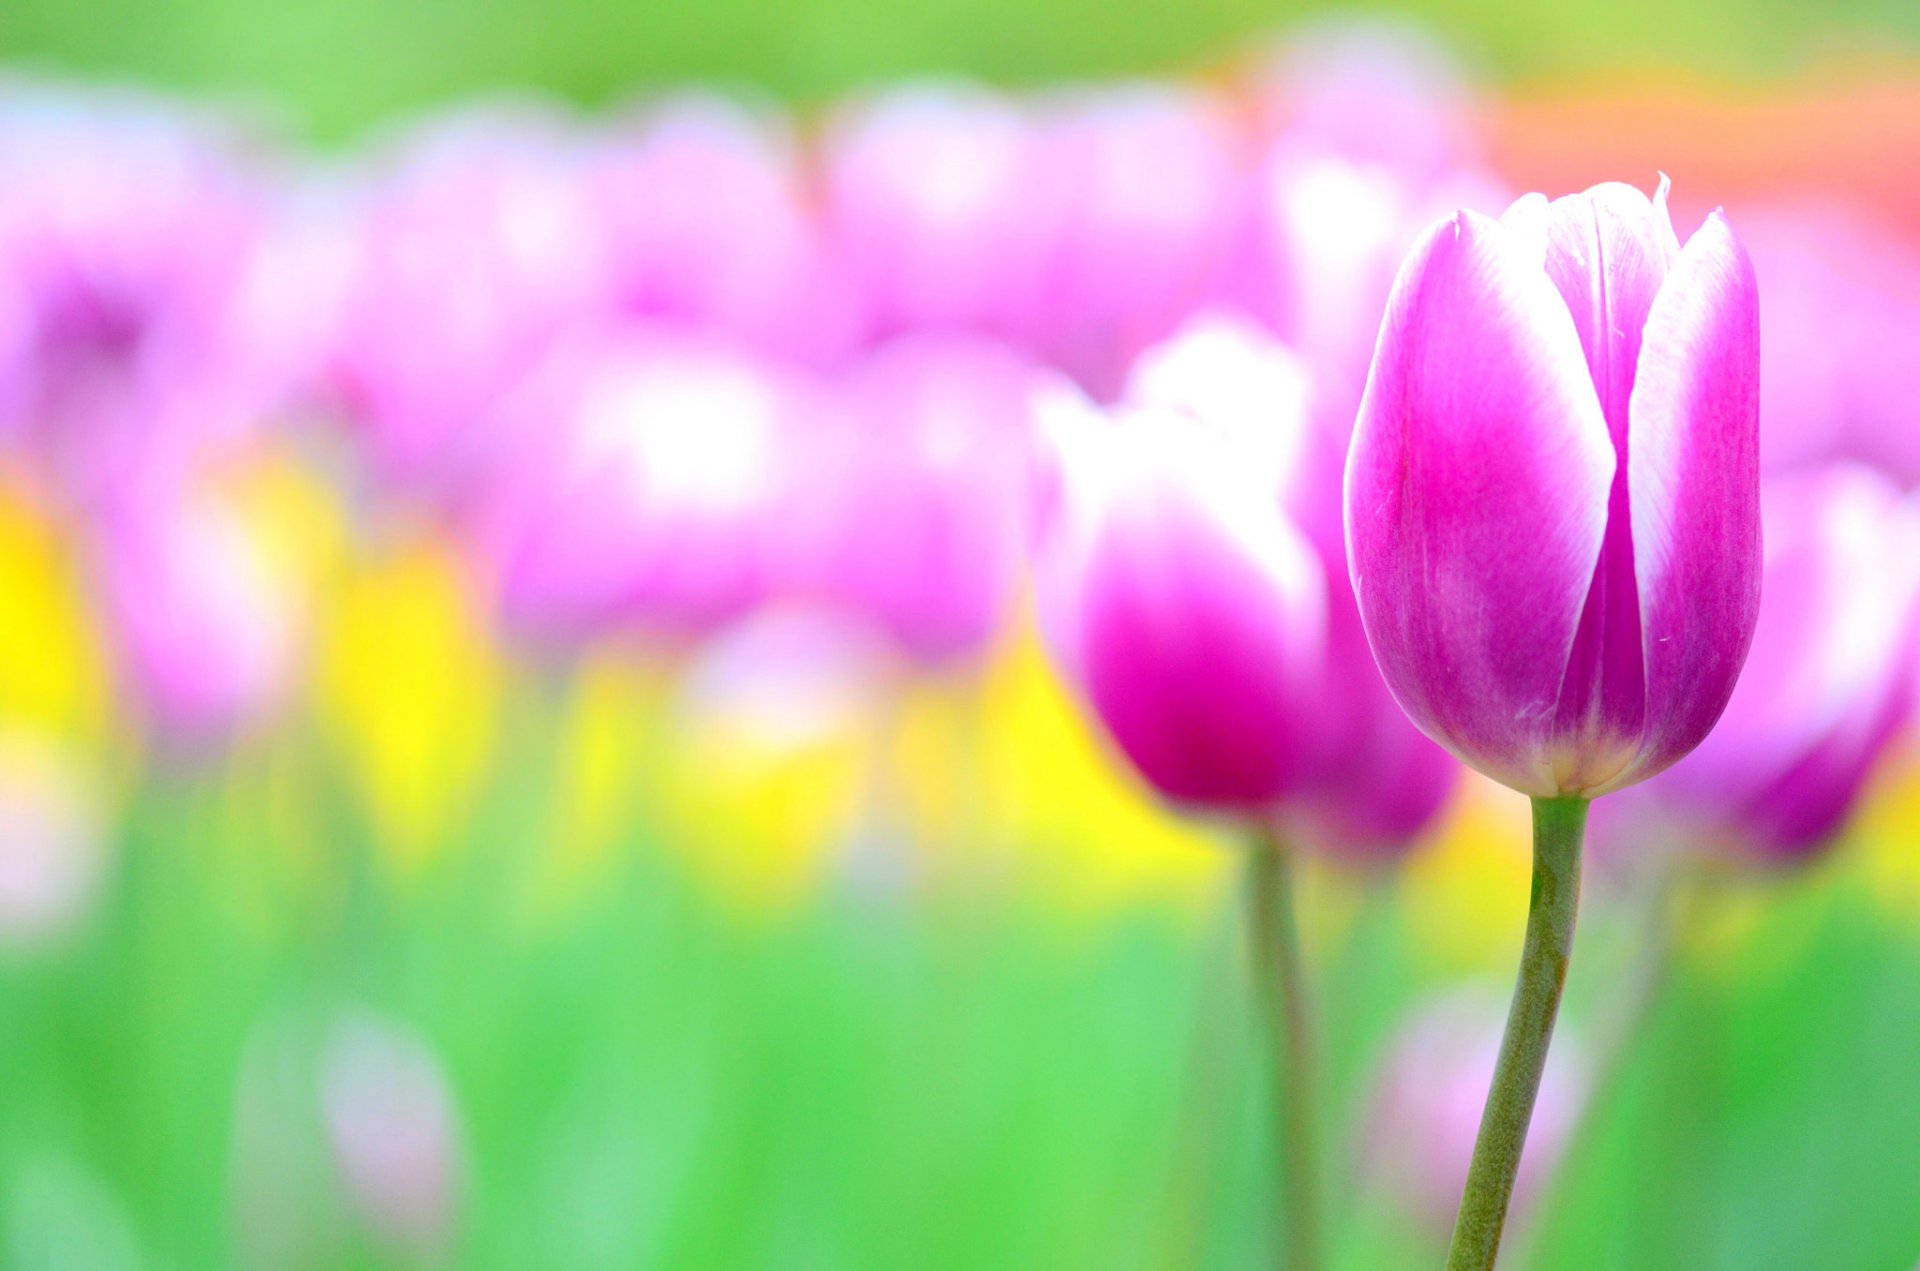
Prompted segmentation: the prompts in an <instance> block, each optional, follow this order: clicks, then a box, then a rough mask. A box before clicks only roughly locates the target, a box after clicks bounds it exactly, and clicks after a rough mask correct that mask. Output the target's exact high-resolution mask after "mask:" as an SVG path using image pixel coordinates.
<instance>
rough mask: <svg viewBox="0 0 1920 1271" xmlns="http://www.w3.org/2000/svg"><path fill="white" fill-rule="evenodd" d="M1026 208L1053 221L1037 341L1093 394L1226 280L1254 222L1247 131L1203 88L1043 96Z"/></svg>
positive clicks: (1104, 395) (1048, 223)
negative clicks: (1247, 206)
mask: <svg viewBox="0 0 1920 1271" xmlns="http://www.w3.org/2000/svg"><path fill="white" fill-rule="evenodd" d="M1038 144H1039V147H1040V150H1039V157H1038V164H1039V166H1038V168H1037V170H1036V172H1035V174H1034V176H1033V177H1032V178H1031V180H1032V186H1031V188H1030V190H1029V191H1028V192H1027V193H1026V194H1025V196H1024V197H1023V198H1022V199H1021V204H1022V206H1023V207H1027V208H1029V209H1031V210H1030V213H1029V214H1030V215H1031V216H1033V217H1035V218H1037V219H1038V220H1039V222H1040V223H1041V224H1042V225H1043V226H1044V227H1045V233H1046V238H1045V243H1044V256H1043V258H1042V260H1041V262H1040V274H1039V279H1038V281H1039V284H1040V291H1039V294H1038V296H1037V309H1036V311H1035V312H1034V313H1032V314H1031V315H1030V317H1029V319H1028V320H1029V321H1030V322H1031V323H1032V324H1033V329H1032V331H1031V334H1030V336H1029V338H1030V340H1031V341H1032V347H1034V348H1035V349H1036V351H1037V352H1039V354H1040V355H1041V356H1042V357H1044V358H1045V359H1046V360H1048V361H1050V362H1051V363H1053V364H1054V365H1056V366H1058V367H1060V368H1061V369H1062V370H1064V371H1066V372H1067V373H1068V374H1070V375H1072V376H1073V377H1074V378H1075V379H1076V380H1078V381H1079V382H1080V383H1081V385H1082V386H1083V387H1085V388H1086V389H1087V391H1088V392H1089V393H1091V394H1092V395H1094V396H1095V397H1096V398H1100V399H1109V398H1112V397H1113V396H1114V395H1115V394H1117V393H1118V392H1119V391H1120V389H1121V387H1122V385H1123V382H1124V380H1125V378H1126V373H1127V368H1128V366H1129V365H1130V364H1131V363H1132V361H1133V359H1134V358H1135V357H1136V356H1137V355H1138V354H1139V353H1141V352H1142V351H1143V350H1145V349H1147V348H1148V347H1149V346H1151V345H1153V344H1155V343H1157V342H1159V341H1160V340H1162V339H1165V338H1166V337H1167V336H1168V335H1171V334H1172V333H1173V331H1174V330H1175V329H1176V328H1178V327H1179V326H1180V324H1181V323H1182V322H1184V321H1186V320H1187V318H1189V317H1191V316H1192V315H1193V314H1194V312H1195V311H1196V310H1197V309H1198V308H1199V307H1200V306H1202V305H1203V304H1204V303H1205V302H1206V301H1207V300H1208V299H1209V298H1210V297H1211V296H1212V295H1213V294H1215V293H1216V292H1217V291H1218V290H1219V287H1220V275H1221V271H1222V270H1224V269H1225V268H1226V266H1227V263H1228V260H1229V257H1230V254H1231V251H1232V248H1233V245H1234V238H1235V235H1236V234H1237V232H1238V231H1239V227H1240V226H1241V225H1242V224H1243V222H1244V211H1243V208H1244V202H1245V199H1246V195H1247V174H1248V171H1249V169H1250V167H1251V156H1250V154H1249V153H1248V145H1247V139H1246V138H1245V136H1244V135H1243V134H1242V133H1241V132H1240V130H1239V129H1238V128H1237V127H1236V125H1235V123H1234V121H1233V119H1232V117H1231V116H1230V115H1229V114H1228V112H1227V111H1226V109H1225V107H1224V106H1223V105H1222V104H1221V103H1220V102H1217V101H1215V100H1213V99H1212V98H1209V97H1206V96H1203V95H1201V94H1199V93H1195V92H1182V91H1176V90H1173V89H1167V88H1158V87H1149V86H1145V85H1135V86H1127V87H1120V88H1112V89H1106V90H1103V91H1101V92H1098V93H1082V94H1074V95H1063V96H1061V97H1059V98H1056V99H1054V100H1053V101H1051V102H1049V103H1047V104H1046V106H1045V109H1044V111H1043V115H1042V123H1041V133H1040V138H1039V143H1038Z"/></svg>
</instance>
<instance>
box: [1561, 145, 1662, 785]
mask: <svg viewBox="0 0 1920 1271" xmlns="http://www.w3.org/2000/svg"><path fill="white" fill-rule="evenodd" d="M1536 214H1537V217H1538V220H1537V227H1538V230H1539V231H1540V232H1541V233H1542V234H1543V236H1544V237H1543V243H1542V245H1543V248H1544V252H1543V257H1542V263H1543V266H1544V268H1545V269H1546V271H1547V277H1548V278H1550V279H1552V280H1553V285H1554V286H1555V287H1556V288H1558V290H1559V292H1560V295H1561V297H1562V298H1563V299H1564V300H1565V301H1566V304H1567V309H1568V311H1569V312H1571V313H1572V315H1573V325H1574V329H1575V330H1576V331H1578V332H1579V333H1580V345H1581V348H1582V349H1583V350H1584V351H1585V352H1586V357H1587V368H1588V371H1589V372H1590V374H1591V375H1592V376H1593V382H1594V385H1595V388H1596V389H1597V391H1598V392H1599V395H1600V409H1601V413H1602V414H1604V415H1605V416H1606V419H1607V431H1608V434H1609V435H1610V436H1611V438H1612V441H1613V448H1614V455H1615V459H1616V466H1615V468H1614V474H1613V488H1612V491H1611V493H1610V494H1609V496H1608V500H1607V537H1606V544H1605V546H1604V547H1603V548H1602V549H1601V553H1600V564H1599V566H1598V568H1597V569H1595V571H1594V577H1593V588H1592V590H1591V591H1590V592H1589V593H1588V595H1587V605H1586V610H1585V612H1584V613H1583V614H1582V615H1581V619H1580V631H1579V634H1578V636H1576V637H1575V639H1574V643H1573V652H1572V654H1571V655H1570V657H1569V659H1568V665H1567V676H1566V680H1565V682H1564V684H1563V685H1562V688H1561V691H1560V704H1559V721H1560V730H1561V744H1560V746H1559V751H1560V754H1561V756H1562V763H1563V765H1564V767H1563V770H1562V771H1561V772H1560V773H1559V777H1560V783H1561V785H1562V786H1563V787H1566V788H1571V789H1583V788H1587V787H1589V786H1592V785H1595V784H1597V783H1603V782H1605V781H1608V780H1610V779H1611V778H1612V777H1613V776H1614V775H1615V774H1616V773H1617V772H1618V771H1619V769H1620V768H1621V767H1622V766H1623V765H1625V764H1627V763H1629V762H1631V760H1632V757H1633V755H1634V753H1635V751H1636V750H1637V749H1638V747H1639V742H1640V737H1641V734H1642V731H1643V727H1644V719H1645V711H1646V675H1645V667H1644V665H1643V661H1644V660H1643V658H1642V656H1641V651H1640V606H1639V597H1638V592H1637V590H1636V584H1635V578H1634V568H1633V531H1632V518H1631V516H1630V515H1629V512H1628V499H1627V466H1628V463H1629V462H1630V452H1629V449H1628V444H1627V443H1628V431H1627V414H1628V411H1627V406H1628V401H1629V399H1630V398H1631V396H1632V393H1633V379H1634V373H1635V369H1636V367H1637V366H1638V364H1639V360H1640V340H1641V336H1642V333H1643V330H1644V328H1645V327H1646V325H1647V314H1648V312H1649V311H1650V310H1651V309H1652V307H1653V301H1654V297H1655V296H1656V295H1657V294H1658V293H1659V290H1660V284H1661V283H1662V282H1663V281H1665V279H1666V275H1667V270H1668V268H1669V267H1670V265H1671V264H1672V261H1673V258H1674V257H1675V256H1676V255H1678V253H1679V250H1680V246H1679V244H1678V243H1676V242H1675V241H1674V237H1673V225H1672V223H1671V222H1670V221H1669V220H1668V219H1667V214H1666V184H1665V182H1664V181H1663V182H1662V183H1661V187H1660V190H1659V192H1658V194H1657V195H1656V196H1655V197H1654V198H1653V199H1651V200H1649V199H1648V198H1647V196H1646V195H1644V194H1642V193H1641V192H1640V191H1639V190H1636V189H1634V188H1633V187H1632V186H1630V185H1620V184H1617V183H1615V184H1610V185H1597V186H1595V187H1593V188H1592V189H1591V190H1587V191H1586V192H1584V193H1581V194H1574V195H1569V196H1568V197H1566V198H1563V199H1556V200H1555V201H1554V202H1552V203H1551V204H1547V205H1545V206H1544V207H1543V208H1539V209H1537V213H1536Z"/></svg>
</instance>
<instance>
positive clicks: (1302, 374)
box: [1128, 317, 1457, 857]
mask: <svg viewBox="0 0 1920 1271" xmlns="http://www.w3.org/2000/svg"><path fill="white" fill-rule="evenodd" d="M1128 401H1129V402H1132V403H1145V404H1154V405H1158V406H1164V407H1169V408H1173V409H1176V410H1179V411H1182V412H1184V413H1185V414H1187V415H1188V416H1189V417H1191V418H1192V419H1193V420H1194V421H1196V423H1197V424H1200V425H1203V426H1204V427H1206V428H1208V429H1210V430H1212V431H1214V432H1216V433H1218V434H1220V435H1222V436H1224V437H1227V438H1230V439H1231V444H1233V445H1234V446H1235V447H1236V449H1237V450H1238V453H1239V456H1240V462H1241V463H1242V464H1243V465H1244V466H1245V468H1246V471H1247V472H1248V473H1249V474H1252V475H1255V476H1256V478H1257V479H1258V480H1259V481H1260V483H1261V484H1262V486H1263V488H1264V489H1265V491H1266V492H1267V496H1268V498H1270V499H1271V500H1272V501H1273V502H1274V504H1275V505H1276V506H1277V507H1279V508H1281V509H1282V510H1283V512H1284V514H1285V516H1286V517H1287V519H1288V521H1289V522H1290V523H1291V524H1292V525H1294V526H1296V527H1297V528H1298V529H1299V530H1300V531H1301V533H1302V534H1303V535H1304V536H1305V537H1306V539H1307V540H1308V542H1309V543H1310V544H1311V545H1312V547H1313V555H1314V564H1315V566H1316V568H1317V570H1318V572H1319V573H1320V574H1321V577H1322V586H1323V588H1324V591H1325V594H1326V601H1327V604H1326V626H1325V630H1324V633H1323V635H1322V637H1321V641H1322V652H1321V656H1320V658H1319V659H1318V660H1317V661H1316V662H1315V663H1313V665H1312V668H1311V674H1310V675H1309V676H1307V677H1306V678H1305V680H1304V682H1303V683H1302V684H1301V685H1300V686H1299V691H1300V692H1301V693H1302V694H1303V696H1302V698H1301V700H1300V701H1299V703H1298V704H1297V706H1296V709H1297V712H1298V715H1299V718H1298V719H1297V720H1296V721H1295V727H1296V731H1297V734H1298V736H1297V737H1296V739H1295V742H1294V744H1295V745H1296V746H1297V747H1299V748H1300V750H1301V752H1302V754H1303V755H1304V756H1305V757H1306V763H1307V766H1308V768H1309V771H1310V777H1309V778H1308V779H1306V780H1303V781H1302V782H1301V783H1299V785H1298V787H1297V788H1295V789H1294V790H1292V791H1291V792H1289V793H1288V794H1287V796H1286V797H1285V799H1284V801H1283V802H1282V804H1281V805H1280V807H1279V808H1278V809H1277V811H1278V812H1279V815H1280V817H1281V820H1282V821H1283V822H1284V823H1285V824H1286V825H1287V826H1288V828H1289V829H1290V831H1291V832H1292V833H1293V834H1294V835H1295V837H1297V838H1298V839H1299V840H1300V841H1302V842H1303V843H1306V844H1308V845H1310V846H1313V847H1315V848H1320V849H1330V850H1333V851H1337V852H1339V853H1341V854H1343V855H1347V856H1350V857H1366V856H1373V855H1377V854H1382V853H1388V852H1393V851H1397V850H1400V849H1403V848H1405V847H1406V846H1407V845H1408V844H1409V843H1410V842H1411V841H1412V840H1413V839H1414V837H1415V836H1416V835H1417V834H1418V832H1419V831H1420V829H1421V828H1422V827H1423V826H1424V825H1426V823H1427V822H1428V821H1429V820H1431V819H1432V817H1433V816H1434V814H1435V813H1436V812H1437V811H1438V810H1439V808H1440V805H1441V804H1442V803H1443V802H1444V800H1445V798H1446V796H1447V793H1448V791H1449V790H1450V789H1451V787H1452V784H1453V778H1454V776H1455V774H1456V772H1457V769H1456V766H1455V764H1454V762H1453V760H1452V758H1451V757H1450V756H1448V755H1447V753H1446V752H1445V751H1443V750H1441V749H1440V748H1439V747H1438V746H1436V745H1434V744H1433V743H1432V742H1431V741H1429V740H1427V739H1426V738H1425V737H1423V736H1421V735H1420V732H1419V730H1417V729H1415V728H1414V727H1413V725H1412V724H1411V723H1409V722H1408V720H1407V717H1406V715H1405V713H1404V712H1402V711H1401V710H1400V708H1399V707H1398V706H1397V705H1396V704H1395V703H1394V701H1393V699H1392V697H1391V696H1390V695H1389V694H1388V693H1387V689H1386V685H1385V684H1384V683H1383V682H1382V681H1381V678H1380V672H1379V671H1378V670H1377V669H1376V668H1375V666H1374V664H1373V656H1372V654H1371V653H1370V652H1369V651H1368V649H1367V644H1366V638H1365V635H1364V634H1363V632H1362V631H1361V627H1360V615H1359V611H1358V609H1357V608H1356V606H1355V604H1354V600H1353V593H1352V589H1351V588H1350V587H1349V586H1348V584H1347V567H1346V551H1345V543H1344V541H1343V539H1342V536H1341V533H1340V506H1339V472H1340V462H1341V458H1342V456H1343V455H1344V453H1345V430H1344V427H1343V425H1342V424H1341V422H1340V421H1339V420H1338V418H1337V417H1336V418H1329V409H1328V405H1327V401H1326V394H1325V393H1324V390H1323V387H1322V384H1321V382H1320V381H1318V380H1316V379H1315V377H1314V376H1313V375H1312V374H1311V372H1310V371H1309V370H1308V368H1307V365H1306V364H1305V363H1304V362H1303V361H1302V360H1301V359H1299V358H1298V357H1296V356H1295V355H1294V354H1292V353H1290V352H1289V351H1288V350H1287V349H1286V348H1285V347H1284V346H1281V345H1278V344H1275V343H1274V342H1273V341H1272V340H1271V339H1270V338H1269V337H1267V336H1265V335H1264V334H1263V333H1261V332H1259V331H1257V330H1256V329H1254V328H1252V327H1251V326H1249V325H1247V324H1245V323H1242V322H1236V321H1233V320H1229V319H1226V318H1222V317H1203V318H1201V319H1198V320H1196V321H1194V322H1193V323H1190V324H1189V325H1188V326H1187V327H1186V328H1184V329H1183V330H1182V331H1181V333H1180V334H1179V335H1177V336H1176V337H1175V338H1173V339H1172V340H1169V341H1167V342H1166V343H1164V344H1162V345H1160V346H1157V347H1156V348H1154V349H1151V350H1149V351H1148V352H1147V353H1146V354H1145V355H1143V356H1142V358H1141V359H1140V361H1139V362H1138V363H1137V364H1136V365H1135V368H1134V374H1133V376H1132V378H1131V380H1130V381H1129V384H1128ZM1176 620H1177V617H1176V615H1171V614H1170V615H1168V618H1167V621H1168V622H1170V623H1171V622H1173V621H1176Z"/></svg>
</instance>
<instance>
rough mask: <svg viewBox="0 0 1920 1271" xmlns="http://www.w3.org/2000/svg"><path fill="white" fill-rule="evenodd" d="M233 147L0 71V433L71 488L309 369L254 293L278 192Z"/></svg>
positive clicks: (236, 427) (271, 266)
mask: <svg viewBox="0 0 1920 1271" xmlns="http://www.w3.org/2000/svg"><path fill="white" fill-rule="evenodd" d="M242 155H243V150H242V147H241V146H240V145H239V143H238V140H237V138H236V137H235V136H234V135H232V132H231V130H229V129H226V128H224V127H222V126H220V125H219V124H217V123H216V122H215V121H212V120H209V119H205V118H200V117H197V116H194V115H191V114H188V113H187V112H184V111H179V110H173V109H169V108H165V107H162V106H161V105H159V104H157V103H154V102H150V101H147V100H145V99H143V98H140V97H137V96H133V95H128V94H112V93H102V92H92V93H89V94H87V95H85V96H82V95H79V94H69V93H65V92H60V91H56V90H52V89H46V88H38V87H34V86H30V85H28V86H23V85H20V84H6V85H0V439H11V440H13V441H15V442H16V443H19V442H24V443H26V444H28V445H30V446H31V447H33V448H34V449H35V450H36V451H38V452H40V453H42V454H43V455H45V456H47V457H49V458H50V459H51V460H52V461H53V462H54V463H55V465H56V466H57V467H58V468H59V469H60V470H61V472H62V475H63V476H65V477H67V478H69V479H72V480H74V481H77V482H78V483H79V484H81V485H82V486H83V487H84V486H90V485H91V483H92V481H93V480H94V478H95V477H97V476H99V475H100V474H101V472H102V470H103V469H110V468H112V467H113V466H114V465H116V464H118V463H121V462H123V461H128V460H129V456H130V455H131V454H132V453H133V452H134V451H137V450H140V449H144V448H146V447H149V446H152V445H155V444H160V445H172V444H175V443H176V442H181V441H190V442H192V443H194V444H199V443H206V442H219V441H223V440H230V439H233V438H235V437H237V436H240V435H242V434H244V433H245V432H247V431H248V430H249V429H251V428H252V427H253V426H255V425H257V424H258V423H259V422H260V421H261V418H262V416H263V414H264V413H265V412H267V411H268V410H270V409H271V408H273V407H274V406H276V405H278V404H280V403H281V402H282V401H283V400H284V398H285V397H286V395H287V394H288V393H289V392H290V391H291V387H292V385H291V384H290V381H291V380H292V379H293V378H294V377H295V376H296V375H297V373H299V372H301V371H304V370H306V369H309V368H308V367H306V366H304V365H302V364H301V363H300V361H299V357H298V354H299V352H300V350H297V349H296V348H294V347H293V346H292V344H291V343H290V341H291V339H292V334H293V333H292V331H291V330H290V329H289V327H288V326H283V325H282V324H281V323H280V321H279V319H280V318H281V317H282V316H284V315H282V314H280V313H273V312H268V311H265V310H263V309H262V307H261V306H260V305H259V303H258V298H259V294H260V288H261V285H262V283H263V281H265V280H266V279H267V278H269V277H271V276H272V275H273V274H274V272H275V269H276V267H277V263H278V259H279V253H278V252H277V251H276V250H275V245H276V244H277V242H278V241H279V239H280V237H281V234H280V229H281V226H280V218H281V207H280V197H279V196H278V194H277V193H275V192H273V191H271V190H270V189H269V188H268V186H267V185H266V184H265V182H264V181H263V180H261V179H260V174H259V173H257V172H254V171H251V170H250V169H249V168H248V167H247V166H246V165H244V164H243V163H242V161H241V159H242ZM269 256H272V257H273V259H269ZM312 299H313V300H314V302H315V304H316V307H320V306H323V305H324V301H323V299H322V298H320V297H312ZM307 352H311V350H307ZM86 492H87V493H90V492H91V491H90V490H88V491H86Z"/></svg>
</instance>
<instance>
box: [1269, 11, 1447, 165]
mask: <svg viewBox="0 0 1920 1271" xmlns="http://www.w3.org/2000/svg"><path fill="white" fill-rule="evenodd" d="M1255 98H1256V101H1257V103H1258V105H1259V107H1260V109H1261V114H1262V115H1263V116H1264V117H1265V122H1266V124H1267V127H1268V128H1269V129H1270V130H1272V131H1273V132H1274V133H1276V134H1280V133H1285V134H1288V135H1290V136H1291V137H1292V138H1294V139H1296V140H1297V141H1300V142H1305V143H1307V144H1308V145H1309V146H1310V147H1312V148H1313V149H1316V150H1321V151H1324V152H1327V153H1331V154H1336V155H1339V156H1340V157H1341V158H1343V159H1345V160H1347V161H1348V162H1350V163H1353V164H1355V165H1357V166H1362V167H1367V168H1376V169H1385V170H1387V171H1391V172H1393V173H1395V174H1397V175H1399V176H1400V177H1402V178H1404V179H1405V180H1407V181H1408V182H1410V183H1412V184H1416V185H1425V184H1428V183H1431V182H1435V181H1442V180H1444V179H1446V177H1447V175H1448V174H1449V173H1451V172H1454V171H1457V170H1459V169H1461V168H1466V167H1471V166H1474V165H1475V164H1477V163H1478V162H1479V160H1480V154H1479V146H1478V136H1477V131H1476V128H1475V126H1474V121H1473V118H1472V106H1473V102H1472V98H1471V95H1470V93H1469V90H1468V87H1467V82H1466V77H1465V76H1464V75H1463V74H1462V72H1461V70H1460V67H1459V66H1457V65H1456V64H1455V63H1454V62H1453V60H1452V59H1451V57H1450V56H1449V55H1448V53H1447V52H1446V50H1445V49H1443V48H1441V47H1440V46H1439V45H1438V44H1436V43H1435V42H1434V41H1433V40H1432V39H1430V38H1428V37H1427V36H1425V35H1424V34H1423V33H1422V32H1420V31H1418V30H1417V29H1415V28H1413V27H1412V26H1410V25H1400V24H1394V23H1391V22H1383V21H1365V20H1362V21H1353V20H1351V19H1332V20H1329V21H1324V22H1320V23H1317V24H1313V25H1309V26H1307V27H1305V28H1303V29H1301V30H1297V31H1295V32H1293V33H1291V34H1290V35H1289V36H1288V37H1287V39H1286V42H1285V44H1284V45H1283V46H1282V47H1281V48H1280V49H1279V50H1278V51H1277V52H1276V53H1275V54H1274V55H1273V56H1272V57H1271V58H1270V59H1269V60H1268V61H1267V63H1266V64H1265V65H1264V66H1263V67H1262V68H1261V72H1260V74H1259V75H1258V77H1257V80H1256V84H1255Z"/></svg>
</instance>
